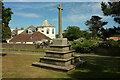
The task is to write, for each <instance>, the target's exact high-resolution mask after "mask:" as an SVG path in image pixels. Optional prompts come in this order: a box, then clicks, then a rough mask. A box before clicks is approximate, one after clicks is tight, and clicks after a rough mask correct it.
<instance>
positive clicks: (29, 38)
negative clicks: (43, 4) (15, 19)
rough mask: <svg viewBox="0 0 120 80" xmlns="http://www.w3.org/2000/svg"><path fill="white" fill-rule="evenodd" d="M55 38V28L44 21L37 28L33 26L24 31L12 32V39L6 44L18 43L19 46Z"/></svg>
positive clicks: (16, 30) (22, 29)
mask: <svg viewBox="0 0 120 80" xmlns="http://www.w3.org/2000/svg"><path fill="white" fill-rule="evenodd" d="M54 38H55V26H53V25H52V24H50V23H49V22H48V21H47V20H46V19H45V20H44V21H43V23H42V24H41V25H40V26H38V27H37V28H36V27H34V26H33V25H31V26H29V27H28V28H26V29H25V30H24V27H21V29H17V27H16V29H15V30H13V31H12V38H11V39H9V40H8V41H7V42H8V43H16V44H17V43H19V44H33V43H34V42H35V41H42V40H44V39H49V40H51V39H54Z"/></svg>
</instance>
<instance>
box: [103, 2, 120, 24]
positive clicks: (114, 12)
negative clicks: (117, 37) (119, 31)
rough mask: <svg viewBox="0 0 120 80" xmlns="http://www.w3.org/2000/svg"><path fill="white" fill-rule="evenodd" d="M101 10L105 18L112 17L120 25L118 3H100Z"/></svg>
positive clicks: (119, 3)
mask: <svg viewBox="0 0 120 80" xmlns="http://www.w3.org/2000/svg"><path fill="white" fill-rule="evenodd" d="M101 8H102V11H103V13H104V15H105V16H112V17H114V21H115V22H117V23H118V24H120V1H119V2H108V3H105V2H102V3H101Z"/></svg>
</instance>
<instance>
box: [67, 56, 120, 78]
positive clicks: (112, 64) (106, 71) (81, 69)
mask: <svg viewBox="0 0 120 80" xmlns="http://www.w3.org/2000/svg"><path fill="white" fill-rule="evenodd" d="M84 59H86V60H87V61H88V62H87V63H86V64H83V65H81V66H78V67H77V68H76V70H75V71H74V72H72V73H69V74H68V75H69V76H70V77H71V78H74V79H80V78H120V69H119V68H120V65H119V64H120V59H113V58H95V57H87V58H84Z"/></svg>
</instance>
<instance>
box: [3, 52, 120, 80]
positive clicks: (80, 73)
mask: <svg viewBox="0 0 120 80" xmlns="http://www.w3.org/2000/svg"><path fill="white" fill-rule="evenodd" d="M4 54H6V55H4V56H3V57H2V76H3V78H73V80H79V79H80V78H120V76H119V75H120V68H119V67H120V65H119V64H120V58H105V57H104V58H101V57H81V59H82V60H87V63H86V64H83V65H80V66H78V67H77V68H76V70H74V71H73V72H71V73H64V72H58V71H53V70H48V69H44V68H40V67H35V66H31V64H32V63H33V62H36V61H37V62H38V61H39V59H40V57H43V56H44V55H43V54H39V55H38V54H37V55H25V54H12V53H4Z"/></svg>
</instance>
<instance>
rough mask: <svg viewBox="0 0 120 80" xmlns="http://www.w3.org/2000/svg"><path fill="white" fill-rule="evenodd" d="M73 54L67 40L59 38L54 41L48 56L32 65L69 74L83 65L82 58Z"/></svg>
mask: <svg viewBox="0 0 120 80" xmlns="http://www.w3.org/2000/svg"><path fill="white" fill-rule="evenodd" d="M73 52H74V51H73V50H70V48H69V45H68V41H67V39H66V38H57V39H54V40H53V45H51V46H50V50H48V51H46V55H45V56H44V57H41V58H40V61H39V62H34V63H33V64H32V65H34V66H39V67H46V68H52V69H56V70H62V71H65V72H69V71H71V70H74V69H75V67H76V66H77V65H80V64H81V63H82V61H81V60H80V56H79V55H74V54H73Z"/></svg>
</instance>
